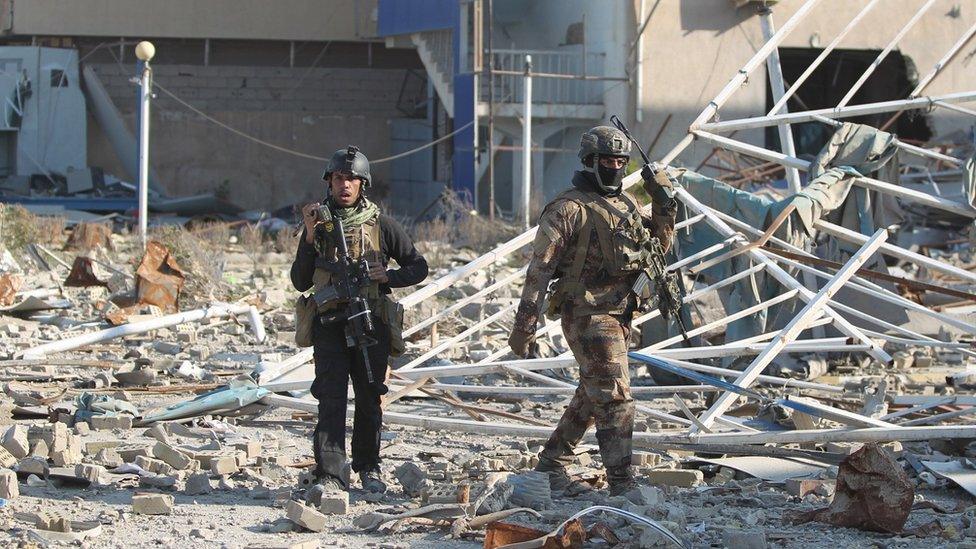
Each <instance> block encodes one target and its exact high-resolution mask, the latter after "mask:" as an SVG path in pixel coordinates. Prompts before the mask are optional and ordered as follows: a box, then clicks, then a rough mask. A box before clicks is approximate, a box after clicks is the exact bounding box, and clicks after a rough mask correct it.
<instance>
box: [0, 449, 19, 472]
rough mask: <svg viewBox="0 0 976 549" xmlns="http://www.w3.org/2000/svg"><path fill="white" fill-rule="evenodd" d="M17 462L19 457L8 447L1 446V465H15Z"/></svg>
mask: <svg viewBox="0 0 976 549" xmlns="http://www.w3.org/2000/svg"><path fill="white" fill-rule="evenodd" d="M15 463H17V458H16V457H14V455H13V454H11V453H10V452H9V451H8V450H7V449H6V448H4V447H3V446H0V467H13V466H14V464H15Z"/></svg>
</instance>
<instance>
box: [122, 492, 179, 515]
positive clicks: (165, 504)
mask: <svg viewBox="0 0 976 549" xmlns="http://www.w3.org/2000/svg"><path fill="white" fill-rule="evenodd" d="M173 501H174V500H173V496H171V495H169V494H135V495H133V496H132V512H133V513H136V514H140V515H169V514H172V513H173Z"/></svg>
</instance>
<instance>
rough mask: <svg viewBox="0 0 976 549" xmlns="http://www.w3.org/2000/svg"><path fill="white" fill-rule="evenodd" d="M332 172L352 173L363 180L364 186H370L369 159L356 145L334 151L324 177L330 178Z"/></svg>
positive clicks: (326, 166)
mask: <svg viewBox="0 0 976 549" xmlns="http://www.w3.org/2000/svg"><path fill="white" fill-rule="evenodd" d="M332 172H340V173H349V174H352V175H354V176H356V177H359V178H361V179H362V180H363V188H369V186H370V181H371V177H370V175H369V159H368V158H366V155H365V154H363V153H362V152H361V151H360V150H359V147H357V146H355V145H349V146H348V147H346V148H345V149H339V150H337V151H336V152H334V153H332V158H330V159H329V163H328V164H326V165H325V173H323V174H322V179H326V180H327V179H329V177H330V176H331V175H332Z"/></svg>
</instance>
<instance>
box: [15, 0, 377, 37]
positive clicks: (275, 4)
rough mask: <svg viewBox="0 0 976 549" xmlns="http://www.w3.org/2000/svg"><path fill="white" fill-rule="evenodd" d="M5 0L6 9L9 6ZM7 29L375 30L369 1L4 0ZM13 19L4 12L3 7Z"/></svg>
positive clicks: (150, 33) (350, 33) (323, 33)
mask: <svg viewBox="0 0 976 549" xmlns="http://www.w3.org/2000/svg"><path fill="white" fill-rule="evenodd" d="M10 2H13V8H12V10H11V9H10V7H9V6H10ZM3 3H4V4H6V5H5V6H0V7H6V8H7V9H4V10H3V11H2V12H0V28H2V29H3V30H4V31H5V32H6V33H8V34H20V35H68V36H116V37H118V36H132V37H146V38H152V37H171V38H246V39H251V40H356V39H360V38H367V37H374V36H376V3H377V0H273V1H269V0H162V1H160V0H71V1H66V0H5V1H4V2H3ZM11 11H12V13H13V18H12V19H11V17H10V12H11Z"/></svg>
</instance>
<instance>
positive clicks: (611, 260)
mask: <svg viewBox="0 0 976 549" xmlns="http://www.w3.org/2000/svg"><path fill="white" fill-rule="evenodd" d="M630 149H631V143H630V140H629V139H628V138H627V137H626V136H625V135H624V134H623V132H621V131H620V130H618V129H616V128H612V127H609V126H597V127H595V128H593V129H591V130H589V131H587V132H586V133H584V134H583V136H582V138H581V140H580V150H579V159H580V161H581V162H582V163H583V170H581V171H577V172H576V173H575V174H574V175H573V179H572V188H570V189H569V190H567V191H565V192H563V193H562V194H560V195H558V196H557V197H556V198H555V199H553V201H552V202H550V203H549V204H548V205H547V206H546V207H545V209H544V210H543V212H542V215H541V218H540V220H539V232H538V233H537V234H536V238H535V242H534V249H533V254H532V259H531V262H530V263H529V268H528V272H527V273H526V276H525V287H524V288H523V290H522V300H521V303H520V304H519V308H518V312H517V313H516V316H515V325H514V327H513V328H512V333H511V337H510V339H509V344H510V346H511V348H512V350H513V352H514V353H515V354H516V355H518V356H521V357H525V356H527V355H528V353H529V349H530V347H531V345H532V343H533V341H534V339H535V331H536V328H537V323H538V319H539V316H540V314H542V311H541V308H542V303H543V301H544V300H543V297H544V296H545V294H546V291H547V289H548V288H549V283H550V281H551V280H555V282H554V283H553V286H552V288H551V294H550V296H549V300H548V301H549V304H548V307H547V311H548V313H549V314H550V315H551V316H558V317H561V322H562V330H563V334H564V335H565V337H566V340H567V342H568V343H569V346H570V349H572V351H573V354H574V355H575V357H576V361H577V362H578V363H579V365H580V383H579V387H578V388H577V390H576V393H575V395H574V396H573V398H572V400H571V401H570V403H569V405H568V407H567V408H566V411H565V412H564V413H563V416H562V418H561V419H560V420H559V424H558V425H557V427H556V430H555V431H554V432H553V433H552V435H551V436H550V437H549V440H548V441H547V442H546V444H545V447H544V449H543V450H542V452H541V454H540V455H539V465H538V466H537V467H536V470H539V471H544V472H546V473H549V477H550V483H551V484H552V487H553V489H554V490H562V489H565V488H567V487H568V486H569V485H570V480H569V477H568V476H567V475H566V466H567V465H569V464H571V463H572V460H573V449H574V448H575V446H576V445H577V444H578V443H579V441H580V440H581V439H582V437H583V434H584V433H585V432H586V430H587V429H588V428H589V427H590V425H593V424H594V423H595V424H596V438H597V441H598V443H599V446H600V454H601V456H602V458H603V466H604V467H605V468H606V472H607V481H608V483H609V485H610V492H611V494H613V495H618V494H623V493H625V492H627V491H628V490H630V489H631V488H632V487H634V485H635V482H634V479H633V475H632V472H631V466H630V464H631V453H632V439H633V430H634V402H633V399H632V398H631V395H630V375H629V371H628V365H627V349H628V346H627V341H628V337H629V335H630V329H631V328H630V323H631V320H632V317H633V314H634V312H635V311H636V310H637V309H638V308H639V307H642V306H644V305H645V304H643V303H638V302H637V301H638V298H637V296H635V295H634V293H633V292H632V291H631V288H632V287H633V284H634V281H635V280H636V278H637V275H638V273H639V272H640V270H641V269H642V268H643V267H644V266H645V265H644V261H646V256H642V250H643V249H644V246H643V245H644V244H645V243H647V242H648V241H649V239H651V238H654V237H656V238H657V239H658V240H659V241H660V242H661V245H662V246H663V248H664V249H665V251H666V250H667V249H668V248H669V247H670V245H671V241H672V238H673V235H674V220H675V214H676V212H677V203H676V201H675V200H674V198H673V189H672V188H671V184H670V183H669V182H668V179H667V177H666V175H665V174H664V171H663V170H662V171H660V172H659V173H658V174H657V176H655V175H652V173H651V170H650V169H647V168H645V170H643V171H642V172H641V174H642V176H643V177H644V185H645V188H646V189H647V190H648V193H649V194H650V196H651V197H652V200H653V203H652V206H651V214H650V215H649V216H647V215H645V214H643V213H642V212H641V211H640V207H639V206H638V203H637V201H636V200H635V199H634V197H633V196H631V195H630V193H628V192H626V191H624V190H623V185H622V179H623V176H624V172H625V169H626V166H627V161H628V160H629V158H630Z"/></svg>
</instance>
